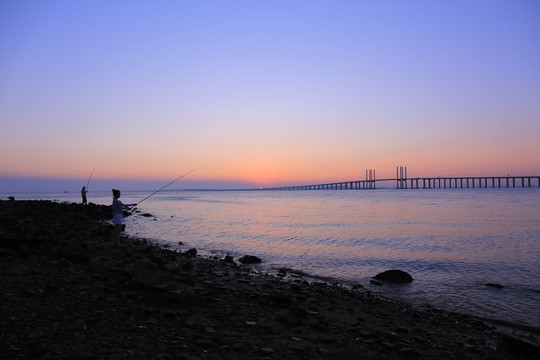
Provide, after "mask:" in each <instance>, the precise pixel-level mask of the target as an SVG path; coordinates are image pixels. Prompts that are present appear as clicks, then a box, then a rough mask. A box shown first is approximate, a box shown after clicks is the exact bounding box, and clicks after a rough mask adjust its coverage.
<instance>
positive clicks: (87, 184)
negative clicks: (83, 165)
mask: <svg viewBox="0 0 540 360" xmlns="http://www.w3.org/2000/svg"><path fill="white" fill-rule="evenodd" d="M96 168H97V164H96V166H94V169H93V170H92V172H91V173H90V177H89V178H88V182H87V183H86V191H88V186H89V185H90V179H92V175H94V171H95V170H96Z"/></svg>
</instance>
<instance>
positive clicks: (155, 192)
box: [133, 166, 202, 207]
mask: <svg viewBox="0 0 540 360" xmlns="http://www.w3.org/2000/svg"><path fill="white" fill-rule="evenodd" d="M201 167H202V166H199V167H196V168H195V169H193V170H190V171H188V172H187V173H185V174H183V175H182V176H179V177H177V178H176V179H174V180H173V181H171V182H170V183H168V184H167V185H165V186H163V187H162V188H160V189H158V190H156V191H154V192H153V193H151V194H150V195H148V196H147V197H145V198H144V199H142V200H141V201H139V202H138V203H136V204H135V205H133V207H135V206H137V205H139V204H140V203H142V202H143V201H144V200H146V199H148V198H149V197H150V196H152V195H155V194H157V193H158V192H160V191H161V190H163V189H165V188H166V187H167V186H169V185H171V184H172V183H175V182H177V181H178V180H180V179H181V178H183V177H184V176H187V175H189V174H191V173H192V172H194V171H196V170H199V169H200V168H201Z"/></svg>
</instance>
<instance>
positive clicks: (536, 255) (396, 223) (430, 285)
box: [29, 188, 540, 327]
mask: <svg viewBox="0 0 540 360" xmlns="http://www.w3.org/2000/svg"><path fill="white" fill-rule="evenodd" d="M146 195H148V193H143V192H125V193H123V195H122V200H123V201H124V202H126V203H129V202H137V201H139V200H141V199H142V198H144V197H145V196H146ZM47 196H48V197H51V196H52V195H51V194H48V195H43V196H41V198H47ZM29 197H30V198H32V197H31V196H29ZM70 197H75V195H70V194H59V195H56V198H57V199H58V200H61V201H64V200H72V201H79V199H78V197H75V198H74V199H72V198H70ZM33 198H36V196H35V195H34V197H33ZM89 200H90V201H92V202H95V203H103V204H109V203H110V202H111V201H112V198H111V196H110V195H109V194H108V193H107V194H106V193H99V194H92V193H90V194H89ZM139 209H140V210H141V211H143V212H149V213H151V214H153V215H155V218H147V217H129V218H127V219H125V222H126V224H127V229H128V230H127V231H128V233H129V234H131V235H137V236H140V237H145V238H149V239H153V240H158V241H161V242H165V243H169V244H170V245H171V247H173V248H178V249H180V250H187V249H189V248H193V247H195V248H197V249H198V250H199V252H200V253H203V254H207V255H216V256H220V257H223V256H224V255H226V254H229V255H232V256H234V257H235V258H236V259H238V258H239V257H241V256H243V255H245V254H250V255H256V256H258V257H260V258H262V259H263V264H262V265H261V266H260V267H261V268H262V269H263V270H267V271H270V272H271V271H276V270H277V269H279V268H283V267H285V268H290V269H294V270H299V271H302V272H305V273H308V274H311V275H314V276H318V277H323V278H324V279H326V280H328V281H339V282H341V283H343V284H361V285H363V286H365V287H366V288H369V289H370V290H372V291H375V292H379V293H383V294H384V295H385V296H387V297H391V298H399V299H401V300H405V301H407V302H409V303H413V304H431V305H433V306H435V307H439V308H442V309H446V310H450V311H457V312H462V313H470V314H474V315H478V316H482V317H487V318H493V319H500V320H505V321H510V322H514V323H519V324H523V325H528V326H535V327H538V326H540V273H539V270H540V267H539V264H540V189H536V188H531V189H528V188H525V189H521V188H520V189H446V190H396V189H378V190H375V191H368V190H366V191H355V190H342V191H335V190H334V191H332V190H330V191H282V192H263V191H230V192H229V191H215V192H214V191H162V192H160V193H158V194H156V195H155V196H153V197H151V198H149V199H148V200H146V201H144V202H143V203H142V204H141V205H140V207H139ZM179 241H181V242H182V243H183V244H184V245H183V246H179V245H178V242H179ZM388 269H401V270H404V271H407V272H408V273H410V274H411V275H412V276H413V278H414V279H415V280H414V281H413V282H412V283H410V284H407V285H400V286H383V287H376V286H373V285H371V284H370V282H369V280H370V278H371V277H372V276H374V275H376V274H377V273H379V272H382V271H384V270H388ZM486 283H497V284H501V285H503V286H504V288H502V289H497V288H492V287H488V286H486V285H485V284H486Z"/></svg>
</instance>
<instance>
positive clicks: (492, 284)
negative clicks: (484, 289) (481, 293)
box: [485, 283, 504, 289]
mask: <svg viewBox="0 0 540 360" xmlns="http://www.w3.org/2000/svg"><path fill="white" fill-rule="evenodd" d="M485 285H486V286H489V287H492V288H496V289H502V288H504V286H502V285H501V284H494V283H487V284H485Z"/></svg>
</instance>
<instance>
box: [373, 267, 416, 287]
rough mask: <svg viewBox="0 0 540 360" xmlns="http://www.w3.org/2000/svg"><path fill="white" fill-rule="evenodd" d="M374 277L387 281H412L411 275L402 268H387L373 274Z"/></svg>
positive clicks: (397, 282)
mask: <svg viewBox="0 0 540 360" xmlns="http://www.w3.org/2000/svg"><path fill="white" fill-rule="evenodd" d="M374 278H375V279H377V280H380V281H386V282H389V283H396V284H401V283H410V282H411V281H413V278H412V276H411V275H409V274H408V273H406V272H405V271H402V270H387V271H383V272H382V273H380V274H377V275H375V276H374Z"/></svg>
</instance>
